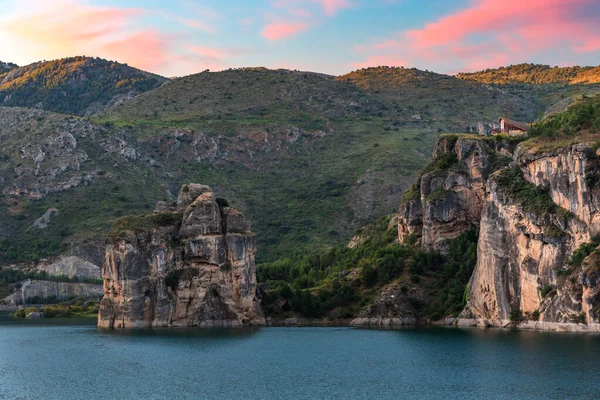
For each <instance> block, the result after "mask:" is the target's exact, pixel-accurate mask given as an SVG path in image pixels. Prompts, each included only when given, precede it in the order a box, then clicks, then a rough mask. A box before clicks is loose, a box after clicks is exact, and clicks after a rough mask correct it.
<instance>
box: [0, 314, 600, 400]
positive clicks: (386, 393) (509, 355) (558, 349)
mask: <svg viewBox="0 0 600 400" xmlns="http://www.w3.org/2000/svg"><path fill="white" fill-rule="evenodd" d="M94 322H95V321H93V320H91V321H90V320H60V321H59V320H42V321H14V320H7V319H6V315H0V399H14V398H20V399H67V400H68V399H81V398H85V399H106V398H122V399H232V398H236V399H237V398H243V399H278V400H279V399H297V398H299V399H321V398H331V399H377V398H423V399H481V398H486V399H522V398H525V399H564V398H578V399H593V398H600V381H599V380H598V379H597V378H598V374H597V362H598V360H600V336H597V335H575V334H556V333H540V332H516V331H504V330H479V329H465V330H463V329H444V328H427V329H403V330H371V329H353V328H261V329H259V328H251V329H149V330H146V329H133V330H99V329H97V328H96V327H95V326H94Z"/></svg>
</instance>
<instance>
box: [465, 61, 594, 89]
mask: <svg viewBox="0 0 600 400" xmlns="http://www.w3.org/2000/svg"><path fill="white" fill-rule="evenodd" d="M456 77H457V78H459V79H465V80H472V81H477V82H482V83H492V84H515V83H533V84H544V83H567V84H592V83H600V66H598V67H579V66H577V67H550V66H549V65H541V64H518V65H510V66H508V67H500V68H494V69H486V70H483V71H478V72H472V73H469V72H464V73H460V74H457V75H456Z"/></svg>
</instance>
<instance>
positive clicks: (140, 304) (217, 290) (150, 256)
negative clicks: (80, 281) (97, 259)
mask: <svg viewBox="0 0 600 400" xmlns="http://www.w3.org/2000/svg"><path fill="white" fill-rule="evenodd" d="M255 253H256V239H255V235H254V234H253V233H252V232H251V230H250V225H249V223H248V222H247V221H246V219H245V217H244V215H243V214H242V213H241V212H240V211H238V210H236V209H234V208H230V207H228V206H227V204H226V202H224V201H222V200H219V201H217V199H216V198H215V196H214V194H213V193H212V191H211V190H210V188H209V187H207V186H203V185H197V184H190V185H184V186H183V187H182V188H181V191H180V193H179V197H178V199H177V201H176V202H175V203H173V204H167V203H159V204H158V205H157V209H156V211H155V213H154V214H151V215H146V216H140V217H127V218H124V219H122V220H121V221H118V222H117V223H116V225H115V228H114V229H113V232H112V233H111V235H110V237H109V238H108V240H107V244H106V254H105V261H104V264H103V266H102V273H103V278H104V298H103V299H102V302H101V303H100V313H99V317H98V326H100V327H115V328H126V327H189V326H200V327H214V326H227V327H233V326H244V325H264V324H265V318H264V316H263V313H262V310H261V308H260V299H259V293H258V291H257V284H256V271H255V264H254V257H255Z"/></svg>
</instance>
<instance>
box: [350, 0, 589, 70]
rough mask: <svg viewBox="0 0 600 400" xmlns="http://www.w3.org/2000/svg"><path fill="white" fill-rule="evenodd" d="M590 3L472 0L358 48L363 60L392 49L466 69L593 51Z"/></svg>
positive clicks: (408, 56) (398, 54) (400, 54)
mask: <svg viewBox="0 0 600 400" xmlns="http://www.w3.org/2000/svg"><path fill="white" fill-rule="evenodd" d="M595 4H597V0H504V1H497V0H472V1H471V6H470V7H467V8H465V9H462V10H459V11H456V12H453V13H451V14H448V15H446V16H444V17H442V18H440V19H438V20H437V21H433V22H430V23H427V24H425V25H424V26H423V27H421V28H419V29H411V30H408V31H404V32H400V33H398V34H397V35H395V36H394V37H391V38H384V39H381V40H378V41H376V42H375V43H374V44H372V45H371V46H370V47H367V48H365V47H362V53H364V55H363V57H365V58H366V60H365V62H368V61H369V58H371V59H372V58H373V57H374V56H380V57H382V56H386V55H387V56H392V55H393V56H395V57H400V58H402V59H404V60H407V61H409V62H411V64H412V65H416V64H419V63H426V62H432V61H435V62H436V63H439V64H443V65H444V64H445V65H448V67H450V66H451V65H452V66H453V67H452V68H456V67H459V68H466V69H470V70H472V69H480V68H488V67H495V66H499V65H501V64H506V63H514V62H524V61H528V60H530V57H531V56H532V55H536V54H540V53H544V52H546V53H548V54H552V52H556V51H557V49H566V50H567V51H571V52H591V51H597V50H600V40H598V39H597V38H598V37H599V36H600V24H598V22H597V18H598V12H597V11H596V12H594V11H593V10H592V8H593V7H594V6H595ZM358 64H364V62H361V63H358Z"/></svg>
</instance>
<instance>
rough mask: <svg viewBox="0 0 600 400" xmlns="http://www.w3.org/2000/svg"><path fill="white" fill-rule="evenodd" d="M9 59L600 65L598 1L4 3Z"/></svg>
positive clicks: (160, 67)
mask: <svg viewBox="0 0 600 400" xmlns="http://www.w3.org/2000/svg"><path fill="white" fill-rule="evenodd" d="M0 7H1V9H2V13H1V15H0V60H1V61H5V62H14V63H17V64H19V65H26V64H29V63H31V62H34V61H38V60H43V59H45V60H50V59H55V58H61V57H66V56H73V55H86V56H99V57H103V58H108V59H111V60H116V61H120V62H125V63H128V64H129V65H132V66H134V67H138V68H141V69H144V70H148V71H152V72H156V73H159V74H162V75H165V76H182V75H187V74H190V73H194V72H199V71H202V70H204V69H211V70H220V69H225V68H229V67H242V66H265V67H270V68H290V69H301V70H311V71H318V72H325V73H329V74H342V73H345V72H348V71H350V70H353V69H356V68H361V67H365V66H377V65H403V66H408V67H413V66H414V67H417V68H421V69H429V70H433V71H437V72H443V73H456V72H458V71H472V70H479V69H484V68H491V67H497V66H501V65H507V64H515V63H521V62H536V63H544V64H550V65H561V66H564V65H598V64H600V1H598V0H503V1H501V0H458V1H449V0H444V1H441V0H431V1H427V0H173V1H159V0H119V1H117V0H19V1H16V0H14V1H13V0H0Z"/></svg>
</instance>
